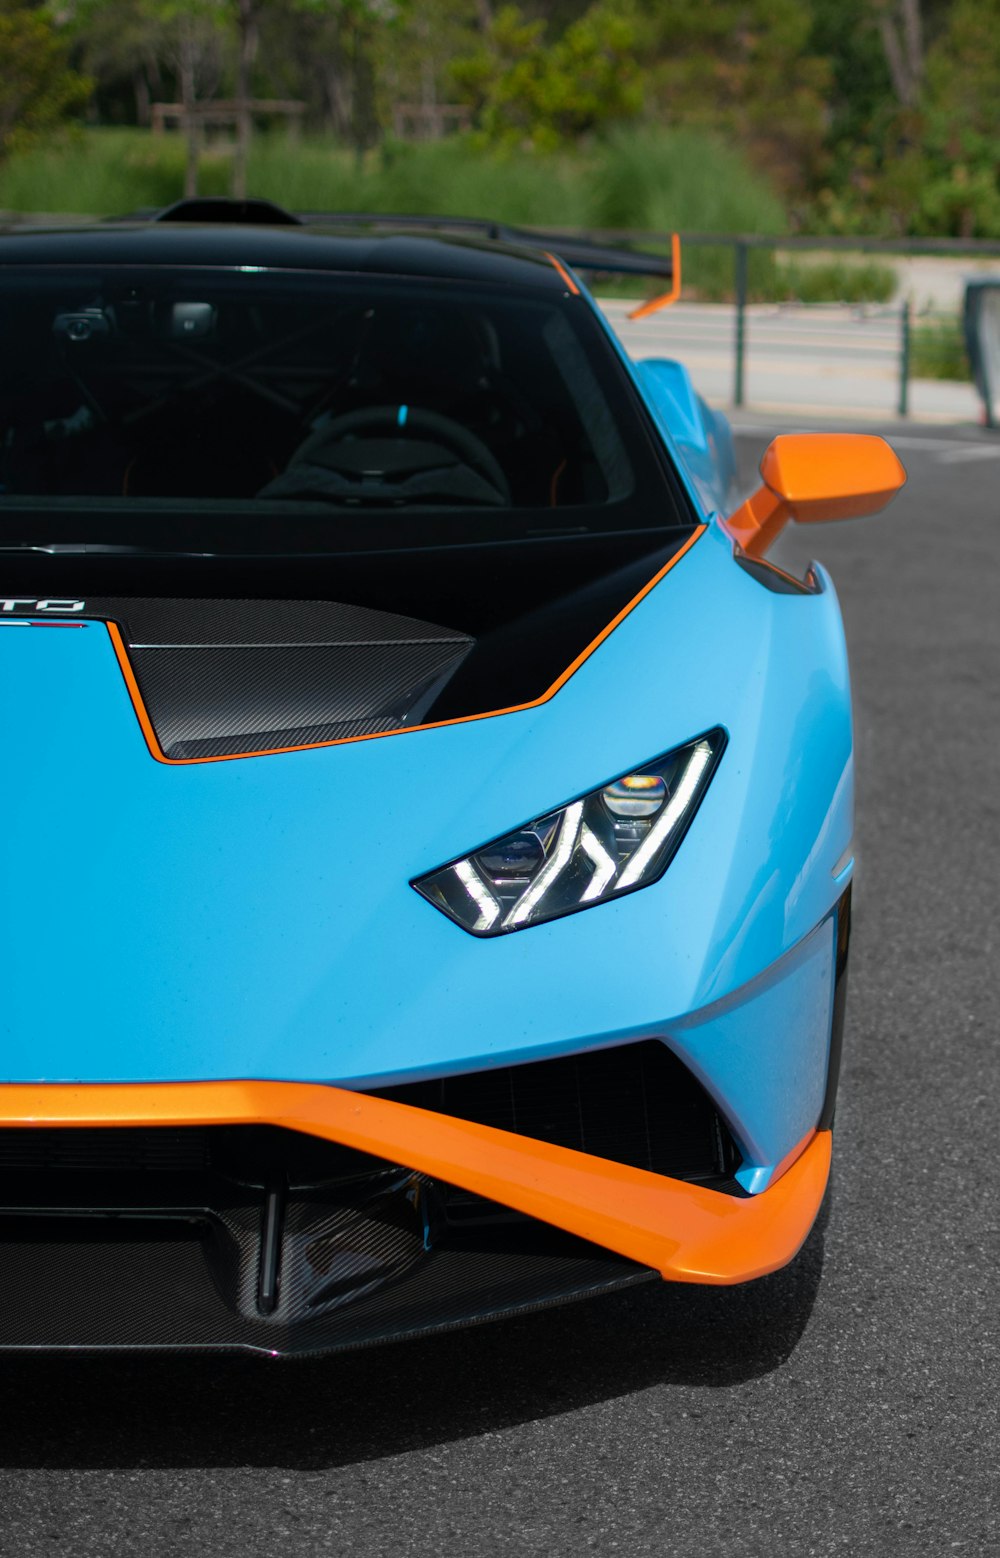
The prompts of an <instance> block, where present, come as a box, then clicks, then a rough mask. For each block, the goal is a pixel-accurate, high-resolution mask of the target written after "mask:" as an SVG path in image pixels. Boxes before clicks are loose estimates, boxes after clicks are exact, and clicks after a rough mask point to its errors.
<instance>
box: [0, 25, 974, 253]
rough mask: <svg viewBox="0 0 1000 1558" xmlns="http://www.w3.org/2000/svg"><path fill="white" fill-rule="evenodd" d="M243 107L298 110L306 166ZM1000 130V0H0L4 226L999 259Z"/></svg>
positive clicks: (276, 131) (299, 149)
mask: <svg viewBox="0 0 1000 1558" xmlns="http://www.w3.org/2000/svg"><path fill="white" fill-rule="evenodd" d="M251 97H256V98H294V99H296V100H300V101H301V102H302V103H303V104H304V105H305V107H304V112H305V138H304V140H303V141H302V142H301V144H299V145H298V146H296V147H295V148H294V149H293V148H292V147H290V146H289V145H288V144H287V143H286V141H285V139H284V137H283V135H282V134H281V133H280V124H281V121H279V119H278V118H277V117H274V118H273V119H272V122H271V123H270V125H269V124H268V119H267V116H266V115H260V114H258V115H251V114H250V111H249V99H250V98H251ZM219 99H226V100H230V101H233V102H234V103H235V106H236V110H237V112H236V119H235V121H234V126H235V128H234V131H233V133H230V134H229V135H228V136H226V137H224V138H222V139H219V138H218V137H217V138H215V139H214V140H213V138H212V137H211V135H208V136H206V135H201V134H194V133H193V132H192V134H191V135H189V137H188V139H187V141H185V138H184V136H178V135H176V134H174V135H169V136H165V137H162V138H159V139H156V140H155V141H154V139H153V138H152V137H150V136H149V135H148V132H147V126H148V124H149V121H150V114H151V105H152V104H153V103H154V102H156V101H166V102H180V103H184V104H188V105H196V104H198V103H202V104H204V103H205V102H210V101H213V100H219ZM192 123H193V120H192ZM72 124H76V125H77V126H78V129H77V131H76V136H77V138H76V141H75V142H74V141H73V140H72V139H67V136H66V132H65V131H64V132H63V134H62V137H61V138H55V137H56V132H57V130H58V128H59V127H60V126H65V125H72ZM456 131H457V132H458V133H455V132H456ZM444 132H449V133H447V134H445V133H444ZM998 132H1000V0H711V3H709V4H706V3H705V0H521V3H520V4H507V3H501V0H52V3H40V0H35V3H21V4H17V3H13V0H0V205H3V206H5V207H6V208H8V209H18V208H20V209H48V210H67V209H69V210H72V209H77V210H88V209H89V210H94V211H108V210H121V209H122V208H123V207H127V206H128V205H130V204H132V205H140V206H141V205H158V204H162V203H163V202H164V201H166V200H169V199H171V198H175V197H176V196H177V195H179V194H180V193H181V191H182V189H183V187H184V183H185V179H187V181H188V186H189V187H191V184H192V180H194V181H196V182H197V184H198V187H199V188H200V189H203V190H213V189H217V190H220V191H222V190H225V189H227V188H230V187H236V186H237V185H238V184H239V183H240V182H241V181H242V186H243V187H245V188H248V189H250V190H251V192H253V193H260V194H269V195H272V196H274V197H275V198H280V199H283V200H284V201H286V202H287V203H289V204H292V205H303V206H308V205H312V206H323V205H327V206H329V205H330V204H337V205H352V204H354V205H362V206H368V207H372V208H379V207H382V208H389V207H394V208H396V209H415V210H424V211H426V210H428V209H438V210H441V211H457V210H459V209H460V210H462V211H464V212H468V213H471V214H476V213H477V212H481V213H482V214H490V215H500V216H506V217H508V218H510V219H515V220H523V221H532V220H534V221H550V222H556V221H560V222H587V223H602V224H609V225H626V226H642V227H652V228H657V229H662V228H664V227H675V226H686V227H693V228H699V229H702V230H712V229H715V228H727V229H729V230H743V231H751V232H752V231H768V232H782V231H812V232H820V233H823V232H827V233H835V234H848V235H850V234H859V233H866V234H875V235H878V234H884V235H889V236H894V235H925V234H926V235H954V236H957V237H992V238H998V237H1000V133H998Z"/></svg>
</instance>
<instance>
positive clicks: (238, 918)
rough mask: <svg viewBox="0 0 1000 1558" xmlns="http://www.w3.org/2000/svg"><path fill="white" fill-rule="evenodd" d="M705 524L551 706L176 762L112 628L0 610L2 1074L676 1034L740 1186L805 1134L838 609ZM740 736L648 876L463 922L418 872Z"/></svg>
mask: <svg viewBox="0 0 1000 1558" xmlns="http://www.w3.org/2000/svg"><path fill="white" fill-rule="evenodd" d="M822 582H823V585H824V588H823V589H822V590H821V592H820V593H818V594H802V595H779V594H774V593H772V592H770V591H768V590H767V589H765V588H763V587H762V586H761V584H760V583H758V582H757V581H755V580H754V579H753V578H751V577H750V576H749V575H748V574H747V573H745V572H744V571H743V570H742V569H740V568H738V567H736V566H735V565H734V563H733V559H732V548H731V544H730V542H729V541H728V538H727V537H726V535H725V534H724V532H722V531H721V529H719V528H718V527H717V526H714V525H713V526H712V527H711V528H710V529H709V530H708V532H707V533H706V534H705V535H704V536H703V537H702V538H701V539H700V540H699V541H698V542H697V543H696V544H695V545H694V547H693V548H692V549H691V550H690V552H689V553H688V554H687V555H686V556H685V557H684V558H683V559H682V560H681V561H680V562H679V564H678V565H677V566H676V567H675V568H674V569H673V570H672V571H671V572H669V573H668V574H667V575H666V576H665V577H664V579H663V580H662V581H661V582H660V583H659V584H658V585H657V586H656V587H655V588H654V589H653V590H652V591H651V592H650V593H649V594H648V595H647V596H646V597H645V599H644V600H643V601H642V602H641V603H640V604H639V605H638V606H637V607H636V608H635V609H634V610H633V611H632V612H631V613H630V614H629V615H628V616H627V617H626V618H625V620H624V621H623V622H622V623H621V624H620V626H619V627H618V628H617V629H616V630H615V632H614V633H612V634H611V635H610V637H609V638H608V639H607V640H606V641H605V642H604V643H603V644H602V645H601V647H600V648H599V649H598V650H597V651H595V653H593V654H592V655H591V656H590V658H589V659H587V660H586V661H585V662H584V664H583V665H582V666H581V667H580V669H579V670H578V671H577V672H576V673H575V674H574V675H573V676H572V677H571V678H570V680H569V681H568V682H567V683H566V684H565V686H564V687H563V688H562V690H561V691H560V692H559V693H558V694H557V695H556V696H555V697H554V698H553V699H551V700H550V701H549V702H548V703H546V704H543V705H542V706H540V707H537V708H530V709H525V710H522V711H520V712H517V713H513V714H508V715H504V716H503V717H498V718H494V719H483V720H475V721H470V722H465V723H457V724H453V725H448V726H443V727H441V728H436V729H428V730H424V731H415V732H412V733H407V734H402V735H394V736H390V737H384V738H377V739H367V740H361V741H357V742H354V743H350V744H342V745H339V746H331V747H327V748H322V749H317V750H312V751H304V752H298V753H287V754H280V755H274V756H262V757H256V758H253V759H240V760H229V761H219V762H208V763H191V764H186V765H180V766H170V765H166V764H163V763H160V762H157V761H156V760H155V759H154V758H153V757H152V756H151V754H150V752H149V750H148V748H147V746H146V743H145V740H144V738H143V735H142V732H141V729H140V726H139V724H138V721H137V718H136V715H135V712H134V710H133V707H132V704H131V702H130V699H129V697H128V693H127V689H126V687H125V684H124V681H123V678H122V674H121V671H120V668H119V666H118V663H117V660H116V658H115V655H114V652H113V647H112V644H111V641H110V637H109V634H108V632H107V629H106V628H105V627H104V626H103V625H102V624H101V623H98V622H91V623H88V624H85V625H79V626H76V627H73V628H61V629H54V628H50V629H48V630H42V629H40V628H39V629H36V628H31V627H27V626H22V625H20V624H15V623H12V622H9V621H8V622H4V623H2V625H0V731H2V733H3V734H2V740H3V747H4V751H3V757H2V767H0V792H2V793H0V803H2V805H3V815H4V816H5V817H7V818H15V819H16V821H17V826H16V827H15V828H13V829H11V830H10V831H9V832H8V835H7V839H6V841H5V849H4V858H5V871H4V881H3V895H2V904H3V908H2V923H0V938H2V940H0V944H2V945H3V948H4V966H5V973H4V982H3V983H4V1000H3V1007H2V1020H0V1080H4V1081H57V1080H70V1081H81V1082H97V1081H102V1082H106V1081H166V1080H195V1079H210V1078H219V1077H248V1076H250V1077H261V1078H284V1079H302V1080H323V1081H334V1082H340V1083H345V1084H347V1085H349V1086H355V1087H364V1086H366V1085H369V1086H371V1085H376V1084H388V1083H390V1082H396V1081H401V1080H408V1079H416V1078H419V1077H424V1076H428V1075H433V1074H435V1073H442V1072H448V1071H456V1070H469V1069H476V1068H480V1067H483V1066H489V1065H500V1064H508V1063H510V1062H512V1061H517V1060H525V1059H537V1058H541V1057H543V1056H547V1055H555V1054H559V1053H563V1052H567V1051H574V1050H580V1049H585V1048H588V1047H596V1046H602V1045H606V1044H609V1043H614V1042H618V1041H625V1040H629V1039H632V1038H635V1037H637V1036H654V1037H659V1038H661V1039H663V1040H664V1041H665V1042H667V1043H669V1044H670V1045H671V1046H672V1047H673V1048H674V1049H675V1050H676V1051H677V1053H678V1054H679V1055H680V1056H681V1057H682V1058H683V1059H684V1060H685V1061H686V1062H687V1064H688V1065H690V1066H691V1068H692V1069H693V1070H694V1071H696V1073H697V1074H698V1075H699V1076H701V1077H702V1079H703V1080H704V1082H705V1084H706V1086H707V1087H708V1089H709V1090H710V1092H711V1093H712V1094H713V1095H714V1096H715V1098H716V1099H717V1100H718V1102H719V1104H720V1106H721V1108H722V1110H723V1112H724V1113H725V1115H726V1117H727V1119H728V1120H729V1122H730V1125H731V1127H732V1129H733V1132H734V1135H735V1136H736V1138H737V1140H738V1142H739V1144H740V1146H741V1147H742V1149H743V1151H744V1155H745V1159H746V1162H745V1167H744V1171H743V1173H744V1179H745V1182H746V1184H747V1188H749V1189H751V1190H759V1189H761V1188H763V1186H764V1184H766V1181H767V1177H768V1174H769V1172H770V1170H771V1168H772V1167H773V1166H774V1165H775V1164H776V1163H777V1162H779V1161H780V1160H781V1158H782V1157H784V1156H785V1154H786V1153H787V1152H788V1151H789V1149H790V1148H791V1147H792V1146H793V1145H794V1144H795V1143H796V1142H798V1141H799V1140H800V1139H801V1137H802V1136H803V1134H804V1133H805V1132H806V1131H807V1130H808V1129H810V1127H811V1126H812V1125H814V1124H815V1122H816V1118H817V1116H818V1113H819V1107H820V1101H821V1099H822V1094H823V1088H824V1084H825V1078H826V1069H827V1048H828V1044H829V1033H830V1020H829V1013H830V1002H831V999H832V983H833V956H834V936H833V920H832V917H831V916H832V912H833V909H834V906H835V904H836V901H837V899H838V898H839V896H840V894H841V893H842V891H843V889H844V886H845V885H846V875H845V872H844V871H843V870H841V872H840V875H839V876H838V877H836V878H835V876H834V872H835V870H837V869H839V868H840V867H841V865H842V860H843V857H844V855H845V851H846V850H847V849H848V846H849V843H850V839H851V835H852V807H853V795H852V738H851V717H850V697H849V685H848V674H847V663H846V656H845V649H844V642H843V633H842V627H841V623H840V616H839V611H838V607H837V603H836V598H835V595H834V592H833V590H832V588H831V587H830V586H829V582H828V581H826V580H825V579H823V581H822ZM716 725H722V726H724V727H725V729H726V730H727V732H728V735H729V744H728V746H727V748H726V751H725V753H724V755H723V758H722V761H721V763H720V765H719V768H718V771H717V772H716V774H715V777H714V779H713V781H712V783H711V785H710V787H709V789H708V792H707V794H706V797H705V799H704V801H703V803H702V805H701V808H700V810H699V811H698V813H697V815H696V817H695V819H694V822H693V824H692V826H691V829H690V831H689V833H688V835H687V837H686V838H685V840H684V842H683V844H682V846H681V848H680V850H679V852H678V854H677V856H676V858H675V859H674V861H673V863H672V864H671V866H670V868H669V870H668V871H667V873H666V875H665V876H664V878H663V879H662V880H661V881H660V882H658V883H657V884H656V885H654V886H651V887H649V888H647V889H645V890H643V891H641V892H636V893H633V894H631V895H627V896H625V897H623V898H622V899H620V900H618V901H615V902H612V903H609V904H602V905H599V906H595V907H593V908H591V909H588V910H587V911H585V912H583V913H578V914H574V915H571V916H569V917H567V918H565V919H561V920H556V921H553V922H551V923H548V924H544V925H539V926H537V927H533V928H531V929H530V930H526V931H522V932H519V933H517V934H515V935H511V936H505V937H499V938H496V939H490V940H482V939H477V938H474V937H472V936H469V935H467V934H466V933H465V932H463V931H462V930H460V929H459V928H458V927H457V926H455V925H454V924H452V923H451V922H450V921H449V920H448V919H447V918H446V917H445V916H444V915H443V914H441V913H439V912H438V911H437V910H436V909H434V908H433V907H432V906H431V905H430V904H428V903H427V902H426V901H425V900H423V899H422V898H421V897H420V896H419V895H418V894H417V893H416V892H415V891H414V890H413V889H412V887H411V886H410V885H409V883H410V880H411V878H413V877H415V876H418V875H420V874H422V873H425V872H427V871H429V870H431V869H433V868H435V867H436V866H438V865H440V864H441V863H442V862H443V861H446V860H449V859H452V858H454V857H455V856H458V855H460V854H464V853H467V852H468V851H469V850H470V849H472V848H474V847H475V846H476V845H477V844H479V843H481V842H483V841H485V840H487V839H490V838H494V837H496V836H498V835H500V834H502V833H504V832H507V831H509V830H510V829H512V828H513V827H515V826H517V825H518V824H519V823H521V822H523V821H524V820H526V819H528V818H530V817H533V816H537V815H539V814H540V813H542V812H544V811H546V810H549V809H551V808H553V807H556V806H559V805H560V804H562V803H563V802H565V801H566V800H568V799H570V798H572V797H574V796H576V795H578V794H580V793H582V792H584V791H587V790H590V789H591V788H593V787H595V786H597V785H599V784H600V783H601V782H602V781H604V780H606V779H608V778H609V777H611V776H613V775H615V774H619V773H621V772H623V771H627V770H628V769H629V768H630V767H638V766H640V765H641V764H643V763H645V762H647V761H648V760H649V759H651V758H652V757H654V756H655V755H656V754H658V753H661V752H663V751H665V750H667V749H669V748H670V747H672V746H673V745H675V744H680V743H683V742H686V741H688V740H690V739H691V737H693V736H695V735H697V734H699V733H700V732H702V731H704V730H707V729H708V728H710V727H713V726H716Z"/></svg>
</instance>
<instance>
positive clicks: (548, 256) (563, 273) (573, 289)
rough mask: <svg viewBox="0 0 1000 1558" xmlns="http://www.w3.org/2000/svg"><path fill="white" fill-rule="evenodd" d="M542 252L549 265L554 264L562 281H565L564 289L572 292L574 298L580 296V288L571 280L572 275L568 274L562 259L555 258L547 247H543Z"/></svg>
mask: <svg viewBox="0 0 1000 1558" xmlns="http://www.w3.org/2000/svg"><path fill="white" fill-rule="evenodd" d="M542 253H543V254H544V256H545V258H546V259H547V260H548V262H549V264H550V265H554V266H555V268H556V270H557V271H558V272H559V274H560V276H561V277H562V279H563V281H564V282H565V283H566V290H567V291H568V292H572V294H573V296H574V297H575V298H578V297H579V296H580V288H579V287H578V286H577V284H576V282H575V281H574V280H573V278H572V276H571V275H570V273H569V271H568V270H567V269H566V267H565V265H564V264H563V263H562V261H561V260H557V259H556V257H555V255H554V254H550V253H549V251H548V249H543V250H542Z"/></svg>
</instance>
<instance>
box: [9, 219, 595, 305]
mask: <svg viewBox="0 0 1000 1558" xmlns="http://www.w3.org/2000/svg"><path fill="white" fill-rule="evenodd" d="M88 264H89V265H124V266H129V265H139V266H142V265H171V266H184V265H192V266H222V267H233V268H235V267H237V266H241V265H260V266H263V267H265V268H267V269H287V270H314V271H315V270H319V271H341V272H345V273H352V272H353V273H358V272H366V273H368V274H373V275H381V276H413V277H423V278H438V279H444V280H448V279H453V280H456V281H480V282H489V283H494V284H498V285H501V286H503V285H512V286H528V287H531V288H533V289H536V290H543V291H546V292H549V293H552V292H564V291H565V290H566V287H565V282H564V281H563V280H562V278H561V277H560V275H559V273H558V271H557V270H556V269H555V267H554V266H553V265H552V264H551V263H550V262H549V260H548V259H547V258H546V257H545V256H544V254H541V253H538V252H537V251H533V250H531V249H530V248H527V247H525V248H521V247H519V246H516V245H512V244H504V243H497V242H493V241H490V240H488V239H477V238H462V237H445V236H424V235H420V236H414V235H412V234H399V235H389V236H385V237H381V236H380V237H373V236H371V235H361V236H344V235H343V234H342V233H340V232H330V231H327V230H324V228H323V227H322V226H321V225H317V226H313V225H310V226H308V227H304V226H289V227H284V226H267V227H252V226H247V225H242V224H241V225H232V226H226V225H224V224H216V223H213V224H208V225H205V226H201V225H198V224H196V223H188V222H183V223H180V222H179V223H177V224H172V223H171V224H166V223H160V222H100V223H97V222H95V223H93V224H86V225H81V226H79V227H63V228H49V227H38V226H28V225H25V226H20V227H7V228H3V229H0V265H73V266H81V265H84V266H85V265H88Z"/></svg>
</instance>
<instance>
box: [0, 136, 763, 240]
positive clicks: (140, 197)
mask: <svg viewBox="0 0 1000 1558" xmlns="http://www.w3.org/2000/svg"><path fill="white" fill-rule="evenodd" d="M183 172H184V148H183V145H182V142H181V138H180V136H178V135H169V134H168V135H164V136H161V137H158V138H155V139H154V137H153V136H151V135H149V134H148V133H146V132H145V131H141V130H112V129H91V130H86V131H83V132H80V133H78V134H76V135H75V136H72V137H68V138H66V139H65V140H63V141H62V142H60V143H57V144H54V145H52V146H49V147H46V148H37V149H35V150H33V151H30V152H25V153H22V154H21V155H20V156H17V157H14V158H12V159H10V161H8V162H7V163H6V164H5V165H3V166H2V167H0V209H5V210H9V211H44V212H64V213H80V214H93V215H102V216H106V215H110V214H112V213H114V212H119V211H126V210H129V209H131V208H135V207H142V206H157V205H163V204H167V203H169V202H170V201H171V200H176V199H178V198H179V197H180V195H181V192H182V189H183ZM228 179H229V154H228V152H227V151H226V149H225V148H222V149H220V150H215V151H213V150H212V149H211V148H209V149H208V150H207V151H206V152H205V154H204V157H203V160H202V169H201V182H200V188H201V192H202V193H204V194H222V193H224V192H225V190H226V188H227V186H228ZM249 183H250V190H251V193H252V194H254V195H259V196H263V197H266V198H269V199H272V200H279V201H281V202H282V204H284V205H287V206H290V207H292V208H293V209H299V210H309V209H312V210H337V209H340V210H345V209H347V210H351V209H354V210H370V211H378V210H382V211H405V212H413V213H414V214H416V215H428V214H432V213H440V214H441V215H445V216H459V215H463V216H483V217H494V218H496V219H497V220H499V221H508V222H525V223H538V224H544V223H551V224H552V225H554V226H569V225H580V226H602V227H647V228H651V229H656V230H659V231H663V232H668V231H671V230H672V229H674V228H677V227H687V228H700V229H702V230H705V231H720V232H724V231H729V232H732V231H743V232H782V231H784V227H785V218H784V212H783V209H782V206H781V203H780V201H779V200H778V199H777V197H776V196H775V195H774V194H773V192H772V191H771V190H770V188H769V187H768V185H767V184H766V182H765V181H763V180H762V179H761V178H760V177H759V176H756V175H754V174H753V173H752V172H751V170H750V169H749V168H748V167H747V165H746V164H745V162H744V161H743V159H742V158H741V157H740V156H739V154H738V153H737V152H735V151H733V150H731V149H729V148H727V147H725V146H723V145H721V144H720V143H718V142H716V141H714V140H712V139H711V138H710V137H707V136H703V135H697V134H695V133H694V132H692V131H680V130H671V131H664V130H658V131H654V130H647V131H637V132H632V133H630V134H628V135H626V134H624V133H621V134H619V135H617V136H614V137H612V138H611V139H610V140H609V141H608V142H607V143H606V144H604V145H603V146H597V147H593V148H590V149H589V150H588V151H586V152H581V153H575V152H572V153H571V152H567V153H564V154H559V155H551V156H546V157H543V156H539V155H528V154H524V155H509V156H497V155H494V154H491V153H489V152H486V151H482V150H480V149H478V148H477V147H475V146H474V145H473V144H471V143H470V142H469V140H467V139H465V138H460V137H453V138H451V139H449V140H445V141H439V142H435V143H430V144H427V143H424V144H416V145H414V144H407V145H399V144H397V145H392V144H390V145H389V146H387V147H385V148H383V149H382V150H381V151H380V152H378V153H371V154H369V155H368V156H366V157H365V158H363V159H361V160H360V161H358V160H357V159H356V158H355V157H354V156H353V154H352V153H350V152H348V151H345V150H344V149H342V148H339V147H337V146H335V145H333V144H332V143H330V142H328V141H321V140H317V139H303V140H302V141H299V142H295V141H289V140H287V139H286V138H285V137H284V136H279V135H270V136H267V135H259V136H258V137H257V139H256V141H255V142H254V146H253V150H252V154H251V160H250V171H249Z"/></svg>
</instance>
